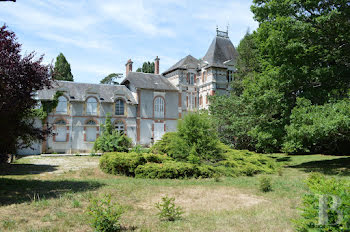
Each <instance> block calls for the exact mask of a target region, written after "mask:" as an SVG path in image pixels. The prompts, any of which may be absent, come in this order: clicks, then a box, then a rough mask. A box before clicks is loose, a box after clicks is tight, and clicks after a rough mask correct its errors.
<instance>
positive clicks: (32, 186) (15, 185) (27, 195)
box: [0, 178, 103, 206]
mask: <svg viewBox="0 0 350 232" xmlns="http://www.w3.org/2000/svg"><path fill="white" fill-rule="evenodd" d="M0 186H1V188H0V206H3V205H10V204H18V203H23V202H31V201H33V199H50V198H57V197H60V196H61V195H62V194H64V193H72V192H83V191H88V190H94V189H97V188H100V187H102V186H103V184H101V183H98V182H96V181H73V180H72V181H71V180H57V181H55V180H53V181H48V180H43V181H42V180H24V179H20V180H18V179H10V178H0Z"/></svg>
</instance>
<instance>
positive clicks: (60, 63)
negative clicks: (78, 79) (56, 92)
mask: <svg viewBox="0 0 350 232" xmlns="http://www.w3.org/2000/svg"><path fill="white" fill-rule="evenodd" d="M53 78H54V79H55V80H63V81H73V74H72V72H71V68H70V64H69V63H68V61H67V59H66V57H65V56H64V55H63V54H62V53H60V54H59V55H58V56H57V58H56V62H55V67H54V70H53Z"/></svg>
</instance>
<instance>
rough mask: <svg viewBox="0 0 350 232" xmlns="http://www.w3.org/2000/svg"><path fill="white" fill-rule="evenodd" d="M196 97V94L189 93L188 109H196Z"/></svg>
mask: <svg viewBox="0 0 350 232" xmlns="http://www.w3.org/2000/svg"><path fill="white" fill-rule="evenodd" d="M195 101H196V97H195V93H189V95H188V108H189V109H194V108H195V107H196V102H195Z"/></svg>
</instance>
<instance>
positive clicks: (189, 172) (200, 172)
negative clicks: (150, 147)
mask: <svg viewBox="0 0 350 232" xmlns="http://www.w3.org/2000/svg"><path fill="white" fill-rule="evenodd" d="M213 174H214V169H213V168H212V167H209V166H204V165H203V166H198V165H194V164H190V163H185V162H176V161H168V162H165V163H146V164H144V165H140V166H138V167H137V168H136V170H135V177H138V178H151V179H155V178H158V179H165V178H167V179H182V178H191V177H200V176H201V177H203V178H208V177H212V176H213Z"/></svg>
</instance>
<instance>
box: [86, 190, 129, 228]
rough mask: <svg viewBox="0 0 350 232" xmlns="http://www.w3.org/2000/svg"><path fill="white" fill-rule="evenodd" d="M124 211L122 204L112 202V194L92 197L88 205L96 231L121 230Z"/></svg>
mask: <svg viewBox="0 0 350 232" xmlns="http://www.w3.org/2000/svg"><path fill="white" fill-rule="evenodd" d="M123 211H124V210H123V208H122V207H121V206H120V205H118V204H117V203H112V202H111V195H106V196H104V197H100V198H94V199H92V200H91V203H90V205H89V207H88V213H89V215H90V216H91V217H92V219H91V225H92V227H93V228H94V229H95V231H96V232H116V231H120V230H121V226H120V217H121V216H122V214H123Z"/></svg>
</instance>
